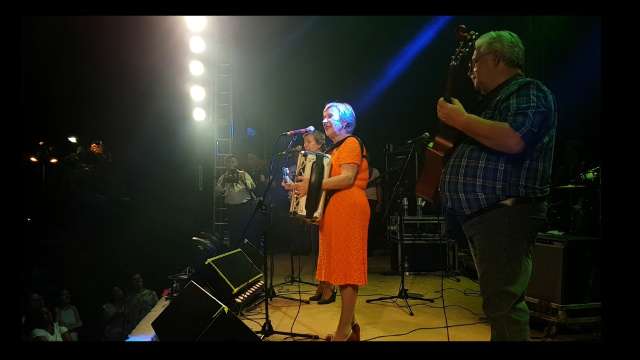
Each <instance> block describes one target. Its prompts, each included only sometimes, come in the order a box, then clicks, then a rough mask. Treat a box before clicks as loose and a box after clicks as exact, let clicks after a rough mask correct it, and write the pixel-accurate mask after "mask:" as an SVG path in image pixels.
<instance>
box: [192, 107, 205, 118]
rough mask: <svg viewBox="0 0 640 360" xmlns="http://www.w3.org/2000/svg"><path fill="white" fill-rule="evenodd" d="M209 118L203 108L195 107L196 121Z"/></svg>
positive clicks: (194, 116)
mask: <svg viewBox="0 0 640 360" xmlns="http://www.w3.org/2000/svg"><path fill="white" fill-rule="evenodd" d="M206 118H207V113H206V112H205V111H204V109H203V108H201V107H197V108H195V109H193V120H195V121H204V119H206Z"/></svg>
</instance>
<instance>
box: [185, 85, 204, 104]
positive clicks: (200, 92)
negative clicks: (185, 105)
mask: <svg viewBox="0 0 640 360" xmlns="http://www.w3.org/2000/svg"><path fill="white" fill-rule="evenodd" d="M189 92H190V93H191V98H192V99H193V100H194V101H202V100H204V97H205V95H206V94H207V93H206V91H205V90H204V88H203V87H202V86H200V85H193V86H191V90H190V91H189Z"/></svg>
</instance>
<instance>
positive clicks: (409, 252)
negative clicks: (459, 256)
mask: <svg viewBox="0 0 640 360" xmlns="http://www.w3.org/2000/svg"><path fill="white" fill-rule="evenodd" d="M400 252H401V256H402V257H403V258H404V261H405V269H404V270H405V271H407V272H432V271H441V270H446V269H447V265H448V266H449V269H450V270H453V269H455V267H456V265H457V264H456V259H455V244H454V243H452V242H446V241H436V240H432V241H406V242H405V243H404V244H403V245H402V249H398V243H394V244H393V246H392V252H391V269H392V270H393V271H400V269H399V268H398V254H399V253H400ZM447 258H449V259H447ZM447 260H448V261H449V263H448V264H447Z"/></svg>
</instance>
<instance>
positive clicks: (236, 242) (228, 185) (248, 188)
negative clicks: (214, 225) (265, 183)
mask: <svg viewBox="0 0 640 360" xmlns="http://www.w3.org/2000/svg"><path fill="white" fill-rule="evenodd" d="M225 165H226V167H227V170H226V171H225V172H224V174H222V175H221V176H220V178H218V181H217V183H216V191H217V192H219V193H222V195H223V196H224V203H225V205H226V207H227V214H228V217H229V246H230V247H231V249H236V248H239V247H240V245H241V244H242V242H243V240H244V239H241V237H242V232H243V230H244V226H245V225H246V224H247V221H248V220H249V216H250V215H251V212H252V211H253V206H252V205H254V204H253V202H252V201H251V200H253V199H255V198H256V195H255V194H254V192H253V190H254V189H255V188H256V184H255V183H254V182H253V179H252V178H251V175H249V173H247V172H246V171H242V170H240V169H238V158H237V157H236V156H234V155H231V156H229V157H228V158H226V159H225Z"/></svg>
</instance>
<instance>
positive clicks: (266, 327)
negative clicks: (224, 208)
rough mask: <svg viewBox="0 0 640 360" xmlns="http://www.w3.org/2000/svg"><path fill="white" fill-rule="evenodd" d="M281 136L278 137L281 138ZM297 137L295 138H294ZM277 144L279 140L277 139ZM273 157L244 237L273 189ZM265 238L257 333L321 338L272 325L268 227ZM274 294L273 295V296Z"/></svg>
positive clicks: (264, 335)
mask: <svg viewBox="0 0 640 360" xmlns="http://www.w3.org/2000/svg"><path fill="white" fill-rule="evenodd" d="M279 138H280V137H278V139H279ZM294 139H295V138H294ZM294 139H292V140H291V142H289V146H288V148H289V147H291V144H292V143H293V140H294ZM276 144H277V141H276ZM273 159H274V157H272V158H271V161H270V162H269V175H270V176H269V183H268V184H267V187H266V188H265V189H264V192H263V193H262V197H260V198H258V201H257V202H256V206H255V208H254V209H253V213H252V214H251V217H250V218H249V221H248V222H247V225H246V226H245V228H244V231H243V233H242V238H244V237H245V235H246V233H247V230H248V229H249V226H250V225H251V223H252V221H253V219H254V217H255V215H256V213H257V212H258V209H261V208H265V206H264V199H266V196H267V193H268V192H269V189H271V185H272V184H273V179H274V176H271V174H273V171H272V169H273ZM266 211H267V212H268V211H269V209H267V210H266ZM269 225H271V221H269ZM263 234H264V236H263V239H264V242H263V244H264V254H263V256H264V262H263V267H262V272H263V274H264V280H265V281H264V282H265V288H264V292H265V293H264V313H265V322H264V324H262V327H261V329H260V330H259V331H256V333H257V334H261V335H262V336H261V337H260V339H261V340H262V339H264V338H267V337H269V336H271V335H274V334H277V335H287V336H290V337H304V338H310V339H319V338H320V337H319V336H318V335H311V334H301V333H294V332H285V331H276V330H274V329H273V326H272V325H271V320H270V319H269V299H272V298H273V297H274V296H278V295H276V294H275V290H274V289H273V279H272V278H273V273H271V280H272V281H269V272H268V267H269V266H268V264H267V263H268V261H267V256H268V254H269V246H268V244H269V241H268V236H267V231H266V227H265V229H264V231H263ZM271 261H272V263H273V254H271ZM272 294H273V296H272ZM278 297H282V296H278ZM283 298H284V297H283ZM291 300H296V301H297V299H291Z"/></svg>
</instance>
